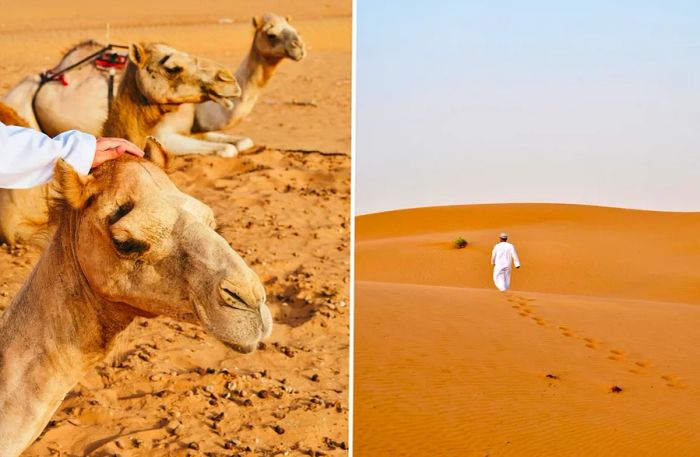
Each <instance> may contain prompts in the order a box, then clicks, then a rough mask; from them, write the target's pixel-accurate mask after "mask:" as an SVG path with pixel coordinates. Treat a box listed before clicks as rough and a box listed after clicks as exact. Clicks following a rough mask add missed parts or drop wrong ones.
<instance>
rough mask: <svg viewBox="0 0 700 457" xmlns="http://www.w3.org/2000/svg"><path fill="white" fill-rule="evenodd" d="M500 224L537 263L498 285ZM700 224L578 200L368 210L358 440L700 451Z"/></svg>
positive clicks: (691, 218) (444, 446) (359, 447)
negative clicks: (493, 262) (494, 251)
mask: <svg viewBox="0 0 700 457" xmlns="http://www.w3.org/2000/svg"><path fill="white" fill-rule="evenodd" d="M504 230H505V231H508V232H509V233H510V234H511V240H512V242H513V243H514V244H515V246H516V248H517V249H518V253H519V255H520V258H521V261H522V264H523V267H522V269H521V270H517V271H515V273H514V275H513V287H512V289H511V291H509V292H507V293H500V292H498V291H497V290H496V289H495V288H494V286H493V285H492V282H491V269H490V265H489V260H490V258H489V256H490V251H491V248H492V246H493V245H494V244H495V243H496V242H497V236H498V233H499V232H501V231H504ZM699 231H700V213H662V212H650V211H632V210H624V209H614V208H600V207H586V206H574V205H535V204H533V205H527V204H523V205H472V206H453V207H438V208H423V209H414V210H404V211H394V212H387V213H379V214H372V215H367V216H362V217H358V218H357V231H356V240H357V245H356V277H357V284H356V287H355V291H356V297H355V306H356V317H355V322H356V324H355V325H356V334H355V345H356V350H355V351H356V352H355V397H354V406H355V416H354V421H355V434H354V449H355V455H358V456H373V455H397V456H398V455H407V456H408V455H410V456H413V455H415V456H419V455H420V456H422V455H446V456H447V455H449V456H453V455H475V456H476V455H478V456H484V455H562V456H571V455H581V456H589V455H610V456H619V455H669V456H676V455H697V454H698V452H700V433H699V432H698V430H700V412H699V411H698V408H697V405H698V402H699V401H700V333H698V331H697V329H698V327H699V326H700V306H699V305H700V269H699V268H698V267H699V266H700V241H698V238H697V233H698V232H699ZM457 236H463V237H464V238H465V239H467V240H468V241H469V246H468V247H466V248H465V249H459V250H458V249H454V248H452V246H451V242H452V240H453V239H455V238H456V237H457Z"/></svg>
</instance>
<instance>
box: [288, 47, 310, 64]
mask: <svg viewBox="0 0 700 457" xmlns="http://www.w3.org/2000/svg"><path fill="white" fill-rule="evenodd" d="M287 56H288V57H289V58H290V59H292V60H293V61H295V62H299V61H301V60H302V59H304V57H306V51H305V50H304V49H293V50H291V51H289V52H287Z"/></svg>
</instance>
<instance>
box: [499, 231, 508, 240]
mask: <svg viewBox="0 0 700 457" xmlns="http://www.w3.org/2000/svg"><path fill="white" fill-rule="evenodd" d="M499 237H500V238H506V239H507V238H508V234H507V233H506V232H501V234H500V235H499Z"/></svg>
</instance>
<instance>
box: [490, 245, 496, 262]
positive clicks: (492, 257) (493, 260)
mask: <svg viewBox="0 0 700 457" xmlns="http://www.w3.org/2000/svg"><path fill="white" fill-rule="evenodd" d="M491 265H496V246H494V247H493V249H491Z"/></svg>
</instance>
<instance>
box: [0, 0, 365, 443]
mask: <svg viewBox="0 0 700 457" xmlns="http://www.w3.org/2000/svg"><path fill="white" fill-rule="evenodd" d="M268 11H271V12H276V13H279V14H285V15H287V14H288V15H291V17H292V22H293V24H294V25H295V26H296V27H297V29H298V30H299V31H300V32H301V33H302V36H303V37H304V39H305V40H306V43H307V45H308V51H309V52H308V56H307V58H306V59H305V60H303V61H302V62H299V63H295V62H284V63H282V64H281V65H280V68H279V70H278V72H277V73H276V75H275V77H274V78H273V79H272V81H271V82H270V84H269V86H268V87H267V89H266V90H265V92H264V93H263V94H262V96H261V98H260V101H259V103H258V105H257V106H256V108H255V109H254V111H253V113H252V114H251V115H250V116H249V118H248V119H247V120H245V121H244V122H242V123H241V124H240V125H238V126H237V127H236V128H234V129H233V130H232V131H231V132H232V133H240V134H245V135H247V136H250V137H252V138H253V140H254V141H255V142H256V144H257V145H258V147H257V148H255V149H254V150H252V151H250V152H248V153H247V154H243V155H241V156H239V157H237V158H232V159H223V158H218V157H184V158H178V159H176V161H175V166H174V169H173V172H172V173H171V177H172V178H173V180H174V181H175V182H176V184H177V185H178V186H179V187H180V188H181V189H183V190H185V191H186V192H188V193H190V194H192V195H194V196H196V197H197V198H199V199H201V200H202V201H204V202H205V203H207V204H208V205H210V206H211V207H212V208H213V209H214V212H215V214H216V217H217V220H218V223H219V225H220V229H221V230H220V231H221V233H222V235H223V236H224V237H225V238H226V239H227V240H228V241H229V242H230V244H231V246H232V247H234V248H235V249H236V250H237V251H238V252H239V253H240V254H241V255H242V256H243V257H244V259H245V260H246V261H247V262H248V264H249V265H251V266H252V268H253V269H254V270H255V271H256V272H257V273H258V274H259V275H260V276H261V278H262V279H263V280H264V282H265V284H266V288H267V293H268V301H269V303H270V305H271V310H272V312H273V316H274V320H275V329H274V331H273V334H272V336H271V337H270V339H269V340H268V341H267V342H266V343H265V345H264V347H262V348H261V349H260V350H258V351H257V352H256V353H254V354H251V355H241V354H238V353H235V352H233V351H232V350H230V349H228V348H226V347H225V346H223V345H222V344H220V343H219V342H218V341H216V340H215V339H214V338H213V337H211V336H209V335H207V334H206V333H205V332H204V331H203V330H202V329H201V328H200V327H197V326H192V325H188V324H181V323H178V322H175V321H172V320H168V319H163V318H157V319H152V320H146V319H143V320H138V321H137V322H135V323H134V324H133V325H132V326H131V327H130V328H129V329H128V330H127V332H126V333H125V334H124V335H122V337H121V338H120V340H119V342H118V344H117V347H116V348H115V350H114V351H113V354H112V357H111V359H110V360H108V361H105V362H104V363H101V364H99V365H98V366H97V367H95V369H94V370H92V371H91V372H90V373H89V374H88V375H87V376H86V377H85V378H84V379H83V380H82V381H81V382H80V383H79V384H78V385H77V386H76V387H75V388H74V389H73V391H72V392H70V393H69V394H68V395H67V396H66V399H65V400H64V402H63V404H62V405H61V407H60V408H59V410H58V412H57V413H56V415H55V416H54V418H53V420H52V422H51V423H50V424H49V426H48V427H47V428H46V430H45V432H44V434H43V435H42V436H41V438H40V439H39V440H38V441H37V442H36V443H35V444H34V445H33V446H31V447H30V448H29V449H28V450H27V451H26V452H25V454H24V455H25V456H37V457H38V456H48V455H61V456H83V455H91V456H112V455H119V456H159V455H183V456H184V455H192V456H199V455H207V456H228V455H238V454H240V455H270V456H271V455H283V454H284V455H345V454H346V453H347V451H346V450H345V449H346V448H347V417H348V397H347V392H348V385H349V380H348V367H347V363H348V325H349V320H348V314H349V313H348V311H347V309H348V292H349V284H348V269H349V261H348V255H349V236H350V235H349V205H350V157H349V152H350V100H351V84H350V77H351V31H352V27H351V24H352V10H351V2H349V1H342V2H327V3H319V2H312V1H301V0H293V1H285V2H281V1H262V2H227V1H204V2H197V3H192V2H184V1H181V0H175V1H168V2H164V1H158V2H136V1H133V0H127V1H122V2H118V3H112V4H111V6H108V7H105V6H103V4H101V3H99V2H97V3H95V2H85V1H84V0H78V1H73V0H69V1H67V2H60V3H55V2H33V3H32V4H31V5H29V4H26V3H24V4H23V3H21V2H14V3H11V4H5V5H3V16H2V18H1V19H0V54H1V55H2V56H3V60H2V62H0V91H1V92H5V91H7V90H8V89H9V88H10V87H11V86H13V85H14V84H15V83H16V82H18V81H19V80H20V79H21V78H22V77H24V76H25V75H27V74H30V73H36V72H39V71H42V70H45V69H47V68H48V67H50V66H52V65H54V64H55V63H56V62H57V61H58V58H59V57H60V55H61V51H63V50H64V49H66V48H68V47H69V46H71V45H72V44H74V43H76V42H77V41H80V40H83V39H86V38H97V39H101V40H106V39H107V38H108V39H109V40H110V41H112V42H117V43H129V42H132V41H137V40H154V41H163V42H167V43H170V44H172V45H173V46H175V47H178V48H181V49H183V50H186V51H188V52H191V53H194V54H198V55H202V56H205V57H209V58H213V59H216V60H218V61H220V62H222V63H224V64H227V65H229V66H230V67H232V68H235V67H236V66H237V65H238V62H239V61H240V60H241V59H242V58H243V57H244V55H245V53H246V51H247V49H248V48H249V46H250V42H251V39H252V27H251V25H250V19H251V17H252V16H253V15H259V14H264V13H266V12H268ZM107 23H109V24H110V27H109V36H108V37H107V36H106V35H107V28H106V24H107ZM68 80H69V82H70V75H68ZM105 96H106V94H105ZM38 255H39V250H38V249H37V248H35V247H32V246H21V247H19V248H18V249H14V250H9V249H2V250H0V310H2V309H4V308H5V307H6V306H7V305H8V304H9V302H10V300H11V299H12V297H13V296H14V295H15V293H16V292H17V290H18V289H19V287H20V285H21V283H22V281H23V280H24V278H26V276H27V275H28V273H29V271H30V269H31V267H32V265H33V264H34V262H35V261H36V259H37V258H38ZM0 414H1V413H0Z"/></svg>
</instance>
